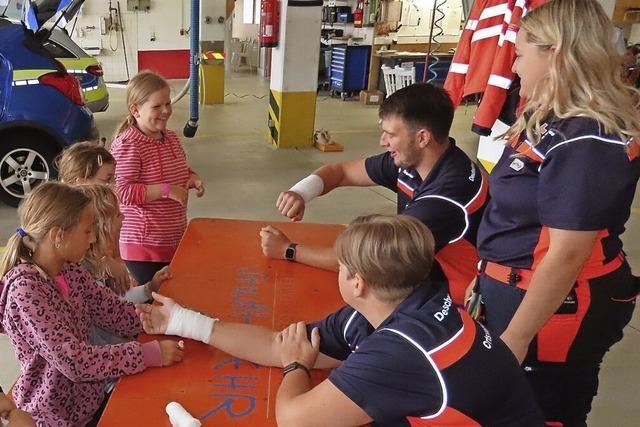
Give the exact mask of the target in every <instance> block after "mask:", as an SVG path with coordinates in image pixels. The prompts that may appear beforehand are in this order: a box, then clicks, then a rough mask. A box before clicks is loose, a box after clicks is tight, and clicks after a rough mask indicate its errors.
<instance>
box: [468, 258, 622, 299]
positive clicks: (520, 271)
mask: <svg viewBox="0 0 640 427" xmlns="http://www.w3.org/2000/svg"><path fill="white" fill-rule="evenodd" d="M624 259H625V258H624V254H623V253H622V252H620V253H619V254H618V256H616V257H615V258H614V259H612V260H611V261H609V262H608V263H606V264H602V265H599V266H595V267H588V268H583V269H582V271H581V272H580V274H579V275H578V279H577V280H589V279H593V278H594V277H600V276H604V275H605V274H609V273H611V272H613V271H615V270H617V269H618V268H619V267H620V266H621V265H622V264H623V263H624ZM479 271H480V273H484V274H486V275H487V276H489V277H491V278H492V279H494V280H497V281H498V282H501V283H504V284H505V285H509V286H515V287H517V288H520V289H524V290H527V289H528V288H529V283H531V278H532V277H533V272H534V270H527V269H524V268H514V267H508V266H506V265H502V264H497V263H495V262H491V261H485V260H482V261H480V264H479Z"/></svg>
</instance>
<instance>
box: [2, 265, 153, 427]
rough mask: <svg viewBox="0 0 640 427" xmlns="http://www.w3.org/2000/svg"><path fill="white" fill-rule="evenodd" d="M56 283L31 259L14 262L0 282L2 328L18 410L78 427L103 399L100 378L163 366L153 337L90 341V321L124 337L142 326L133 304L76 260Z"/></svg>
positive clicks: (53, 423)
mask: <svg viewBox="0 0 640 427" xmlns="http://www.w3.org/2000/svg"><path fill="white" fill-rule="evenodd" d="M60 274H61V275H62V277H64V279H65V280H66V282H67V284H68V287H69V295H68V298H64V297H63V295H62V293H61V291H60V289H59V286H58V285H56V283H55V282H54V281H52V280H49V279H47V278H45V277H44V276H43V275H42V274H41V273H40V272H39V270H38V269H37V268H36V267H35V266H34V265H33V264H27V263H24V264H19V265H17V266H15V267H13V268H12V269H11V270H9V271H8V272H7V274H5V276H4V277H3V278H2V280H1V281H0V291H1V293H0V332H4V333H6V334H7V335H9V338H10V340H11V343H12V345H13V347H14V349H15V352H16V356H17V358H18V361H19V363H20V377H19V378H18V381H17V382H16V384H15V386H14V388H13V397H14V398H15V400H16V403H17V405H18V407H19V408H20V409H22V410H26V411H28V412H30V413H31V415H32V416H33V417H34V418H35V419H36V421H37V423H38V426H47V427H49V426H63V427H67V426H68V427H76V426H77V427H80V426H84V425H85V424H86V423H87V422H89V421H90V419H91V418H92V416H93V415H94V413H95V411H96V410H97V409H98V407H99V406H100V403H101V402H102V400H103V398H104V380H105V379H108V378H116V377H119V376H122V375H129V374H135V373H137V372H140V371H142V370H144V369H145V368H146V367H148V366H158V365H160V364H161V363H160V357H159V356H160V354H159V346H158V343H157V342H156V341H153V342H151V343H147V344H140V343H139V342H137V341H131V342H127V343H124V344H117V345H109V346H102V347H99V346H92V345H90V344H88V342H89V333H90V326H91V325H92V324H95V325H98V326H100V327H102V328H105V329H107V330H109V331H112V332H114V333H116V334H118V335H122V336H134V335H137V334H138V333H140V332H141V331H142V325H141V324H140V321H139V319H138V317H137V316H136V314H135V310H134V306H133V304H131V303H126V302H123V301H121V300H120V298H119V297H118V296H117V295H116V294H115V293H113V292H112V291H111V290H110V289H108V288H106V287H103V286H98V285H97V284H95V282H94V280H93V278H92V277H91V275H90V274H89V273H88V272H87V271H86V270H85V269H84V268H82V267H81V266H80V265H79V264H69V263H68V264H65V265H64V266H63V268H62V270H61V272H60Z"/></svg>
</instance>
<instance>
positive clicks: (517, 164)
mask: <svg viewBox="0 0 640 427" xmlns="http://www.w3.org/2000/svg"><path fill="white" fill-rule="evenodd" d="M509 167H510V168H511V169H513V170H514V171H516V172H520V171H521V170H522V168H524V162H523V161H522V160H520V159H513V161H512V162H511V164H510V165H509Z"/></svg>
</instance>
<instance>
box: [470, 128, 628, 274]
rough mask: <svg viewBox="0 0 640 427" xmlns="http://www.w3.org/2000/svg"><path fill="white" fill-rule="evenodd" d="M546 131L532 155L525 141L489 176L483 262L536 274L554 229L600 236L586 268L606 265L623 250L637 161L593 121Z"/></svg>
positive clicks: (481, 234) (504, 156)
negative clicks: (532, 271)
mask: <svg viewBox="0 0 640 427" xmlns="http://www.w3.org/2000/svg"><path fill="white" fill-rule="evenodd" d="M543 128H544V133H543V134H542V137H541V141H540V143H539V144H538V145H537V146H536V147H535V148H533V147H532V146H531V145H530V144H529V143H528V141H526V140H525V139H524V138H522V139H521V140H520V141H518V142H515V143H513V144H511V145H508V146H506V147H505V150H504V153H503V154H502V157H501V158H500V160H499V161H498V163H497V164H496V166H495V168H494V169H493V171H492V173H491V175H490V177H489V180H490V194H491V199H490V201H489V204H488V206H487V208H486V209H485V212H484V217H483V219H482V223H481V224H480V228H479V231H478V251H479V253H480V256H481V258H483V259H486V260H489V261H493V262H497V263H500V264H503V265H507V266H511V267H516V268H526V269H534V268H535V267H536V266H537V264H538V263H539V262H540V260H541V259H542V258H543V257H544V255H545V254H546V253H547V251H548V248H549V229H550V228H554V229H561V230H580V231H598V238H597V241H596V244H595V246H594V248H593V251H592V254H591V256H590V258H589V259H588V261H587V262H586V264H585V267H584V268H590V267H596V266H599V265H600V266H601V265H602V264H605V263H607V262H609V261H611V260H612V259H613V258H615V257H616V256H617V255H618V254H619V253H620V251H621V250H622V241H621V240H620V235H621V234H622V233H623V232H624V229H625V228H624V224H625V222H626V221H627V219H628V218H629V215H630V208H631V203H632V201H633V197H634V194H635V189H636V184H637V182H638V176H639V175H640V161H638V159H632V158H631V157H630V154H629V150H628V146H627V141H624V140H622V139H620V137H619V136H618V135H611V134H607V133H606V132H605V131H604V130H603V129H602V126H600V125H599V123H598V122H597V121H595V120H593V119H590V118H586V117H574V118H569V119H563V120H560V119H550V120H548V121H547V122H546V123H544V125H543Z"/></svg>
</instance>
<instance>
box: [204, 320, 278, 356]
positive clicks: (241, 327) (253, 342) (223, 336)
mask: <svg viewBox="0 0 640 427" xmlns="http://www.w3.org/2000/svg"><path fill="white" fill-rule="evenodd" d="M277 336H278V332H274V331H272V330H270V329H267V328H265V327H263V326H257V325H249V324H246V323H232V322H223V321H218V322H216V324H215V327H214V328H213V331H212V333H211V336H210V337H209V344H210V345H212V346H214V347H215V348H217V349H219V350H222V351H224V352H225V353H228V354H230V355H232V356H235V357H238V358H240V359H244V360H247V361H249V362H253V363H257V364H259V365H263V366H282V362H281V361H280V354H279V352H278V349H277V346H276V339H277Z"/></svg>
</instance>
